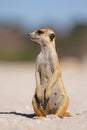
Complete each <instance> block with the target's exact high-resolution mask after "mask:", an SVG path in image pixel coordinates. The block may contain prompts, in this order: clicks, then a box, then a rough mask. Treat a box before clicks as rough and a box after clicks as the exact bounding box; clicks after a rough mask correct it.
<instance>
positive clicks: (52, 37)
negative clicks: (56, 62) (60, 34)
mask: <svg viewBox="0 0 87 130" xmlns="http://www.w3.org/2000/svg"><path fill="white" fill-rule="evenodd" d="M54 38H55V34H54V33H52V34H50V40H51V41H53V39H54Z"/></svg>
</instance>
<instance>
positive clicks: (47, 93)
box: [28, 28, 69, 117]
mask: <svg viewBox="0 0 87 130" xmlns="http://www.w3.org/2000/svg"><path fill="white" fill-rule="evenodd" d="M41 30H42V31H43V32H44V34H41V35H40V34H39V35H37V34H36V31H37V30H36V31H35V32H33V33H31V34H28V36H29V37H30V39H31V40H33V41H35V42H37V43H39V44H40V45H41V52H40V54H39V55H38V56H37V60H36V69H35V70H36V71H35V77H36V90H35V95H34V97H33V101H32V104H33V108H34V111H35V114H36V115H37V116H46V115H48V114H56V115H58V116H60V117H63V116H69V113H67V112H66V110H67V107H68V104H69V99H68V96H67V94H66V91H65V88H64V85H63V82H62V78H61V71H60V66H59V59H58V56H57V53H56V48H55V38H54V39H53V41H50V38H49V35H50V34H52V33H53V34H54V32H53V31H52V30H51V29H48V28H46V29H41Z"/></svg>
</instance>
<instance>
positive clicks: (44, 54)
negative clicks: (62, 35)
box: [37, 48, 55, 86]
mask: <svg viewBox="0 0 87 130" xmlns="http://www.w3.org/2000/svg"><path fill="white" fill-rule="evenodd" d="M54 64H55V61H54V53H53V50H52V48H45V50H42V51H41V52H40V54H39V55H38V57H37V66H38V71H39V74H40V82H41V84H42V85H43V86H46V84H47V82H48V81H49V80H50V78H51V77H52V74H53V72H54Z"/></svg>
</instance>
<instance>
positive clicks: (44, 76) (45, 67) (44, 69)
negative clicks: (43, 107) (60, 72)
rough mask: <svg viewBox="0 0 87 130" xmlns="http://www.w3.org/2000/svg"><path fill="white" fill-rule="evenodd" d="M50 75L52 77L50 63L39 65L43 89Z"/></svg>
mask: <svg viewBox="0 0 87 130" xmlns="http://www.w3.org/2000/svg"><path fill="white" fill-rule="evenodd" d="M51 77H52V72H51V68H50V65H49V64H47V63H45V64H41V65H40V81H41V85H42V86H43V88H44V89H45V88H46V86H47V83H48V82H49V80H50V79H51Z"/></svg>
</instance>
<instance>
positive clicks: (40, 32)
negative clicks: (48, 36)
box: [36, 30, 44, 35]
mask: <svg viewBox="0 0 87 130" xmlns="http://www.w3.org/2000/svg"><path fill="white" fill-rule="evenodd" d="M36 33H37V34H38V35H41V34H43V33H44V32H43V31H41V30H37V31H36Z"/></svg>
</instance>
